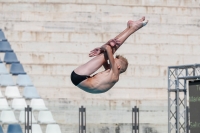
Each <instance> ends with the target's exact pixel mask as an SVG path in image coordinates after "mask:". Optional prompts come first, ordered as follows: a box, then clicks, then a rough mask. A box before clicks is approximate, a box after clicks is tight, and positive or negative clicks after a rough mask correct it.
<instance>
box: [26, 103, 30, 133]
mask: <svg viewBox="0 0 200 133" xmlns="http://www.w3.org/2000/svg"><path fill="white" fill-rule="evenodd" d="M27 110H28V112H27V129H28V131H27V132H28V133H29V111H30V110H29V105H28V106H27Z"/></svg>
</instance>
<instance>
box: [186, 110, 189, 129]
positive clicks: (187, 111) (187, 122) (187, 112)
mask: <svg viewBox="0 0 200 133" xmlns="http://www.w3.org/2000/svg"><path fill="white" fill-rule="evenodd" d="M186 114H187V115H186V117H187V121H186V124H187V126H186V127H187V128H186V131H187V133H189V107H188V106H187V108H186Z"/></svg>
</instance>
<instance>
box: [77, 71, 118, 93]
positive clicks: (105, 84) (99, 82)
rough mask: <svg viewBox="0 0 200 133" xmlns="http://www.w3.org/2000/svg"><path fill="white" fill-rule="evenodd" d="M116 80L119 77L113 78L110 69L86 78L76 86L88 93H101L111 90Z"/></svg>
mask: <svg viewBox="0 0 200 133" xmlns="http://www.w3.org/2000/svg"><path fill="white" fill-rule="evenodd" d="M118 79H119V77H118V76H115V75H114V73H113V72H112V70H111V69H107V70H105V71H103V72H99V73H97V74H96V75H94V76H92V77H90V78H87V79H86V80H84V81H82V82H81V83H79V84H78V85H77V86H78V87H79V88H81V89H82V90H84V91H86V92H89V93H103V92H106V91H108V90H109V89H110V88H112V87H113V86H114V85H115V83H116V82H117V81H118Z"/></svg>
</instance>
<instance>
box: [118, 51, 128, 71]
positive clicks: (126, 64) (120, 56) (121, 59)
mask: <svg viewBox="0 0 200 133" xmlns="http://www.w3.org/2000/svg"><path fill="white" fill-rule="evenodd" d="M116 58H117V59H120V62H121V64H122V66H121V68H120V73H123V72H125V71H126V69H127V67H128V60H127V59H126V58H125V57H123V56H122V55H116Z"/></svg>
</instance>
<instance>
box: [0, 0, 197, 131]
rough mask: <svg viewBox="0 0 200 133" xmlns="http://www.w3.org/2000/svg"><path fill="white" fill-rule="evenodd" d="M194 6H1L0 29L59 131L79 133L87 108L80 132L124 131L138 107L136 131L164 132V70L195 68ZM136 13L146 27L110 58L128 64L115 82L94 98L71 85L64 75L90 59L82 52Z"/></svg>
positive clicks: (68, 1) (93, 1)
mask: <svg viewBox="0 0 200 133" xmlns="http://www.w3.org/2000/svg"><path fill="white" fill-rule="evenodd" d="M199 5H200V2H199V1H194V0H176V1H174V0H117V1H115V0H0V12H1V13H0V28H1V29H2V30H3V31H4V33H5V35H6V37H7V39H8V40H9V42H10V43H11V46H12V48H13V49H14V50H15V52H16V53H17V57H18V59H19V60H20V62H21V63H22V64H23V66H24V69H25V71H26V72H27V73H28V74H29V76H30V77H31V79H32V81H33V84H34V85H35V86H36V88H37V90H38V92H39V94H40V96H41V97H42V98H43V99H45V102H46V106H47V107H48V108H49V109H51V111H52V113H53V116H54V119H55V120H56V121H58V122H59V124H60V125H61V130H62V131H63V132H64V133H65V132H70V133H76V132H77V131H78V108H79V107H80V106H81V105H84V106H85V107H86V109H87V123H88V124H87V132H91V133H113V132H116V133H118V132H120V133H125V132H131V112H130V111H131V108H132V107H134V106H135V105H137V106H138V107H139V108H140V110H141V113H140V122H141V128H140V131H141V133H148V132H151V133H167V67H168V66H174V65H184V64H195V63H199V61H200V60H199V58H198V56H199V55H200V52H199V51H200V46H199V43H200V30H199V25H200V22H199V12H200V9H199ZM143 15H144V16H146V18H147V19H148V20H149V24H148V25H147V26H146V27H145V28H143V29H142V30H140V31H138V32H136V33H135V34H134V35H132V36H131V37H130V38H129V39H128V40H127V41H126V43H125V44H124V45H123V46H122V47H121V48H120V49H119V51H118V52H117V53H119V54H122V55H124V56H125V57H127V59H128V60H129V67H128V70H127V72H126V73H124V74H122V75H121V77H120V81H119V82H118V83H117V84H116V85H115V86H114V87H113V88H112V89H111V90H110V91H108V92H106V93H104V94H99V95H92V94H89V93H86V92H83V91H82V90H80V89H78V88H77V87H74V85H73V84H72V83H71V81H70V73H71V71H72V70H73V69H74V68H76V67H77V66H78V65H80V64H82V63H84V62H86V61H87V60H88V59H89V57H88V52H89V51H90V50H91V49H93V48H94V47H96V46H99V45H102V44H103V43H105V42H106V41H107V40H109V39H110V38H113V37H114V36H116V35H117V34H118V33H119V32H121V31H122V30H123V29H124V28H125V26H126V22H127V21H128V20H129V19H138V18H140V17H141V16H143ZM35 118H37V117H35ZM43 129H45V128H44V127H43Z"/></svg>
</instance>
